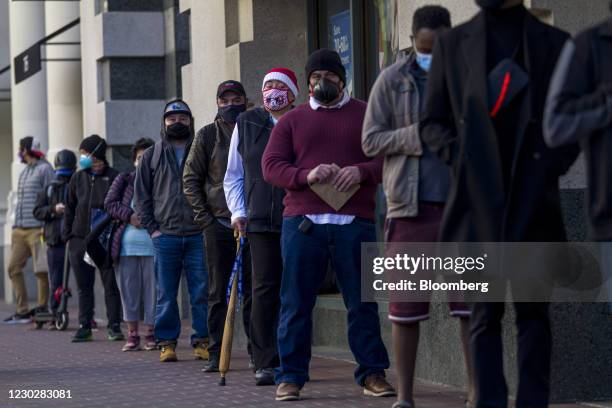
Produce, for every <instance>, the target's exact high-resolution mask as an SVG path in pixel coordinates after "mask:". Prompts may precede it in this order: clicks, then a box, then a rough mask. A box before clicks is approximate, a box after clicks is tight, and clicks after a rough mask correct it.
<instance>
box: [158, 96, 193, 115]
mask: <svg viewBox="0 0 612 408" xmlns="http://www.w3.org/2000/svg"><path fill="white" fill-rule="evenodd" d="M174 113H184V114H186V115H189V116H191V109H189V106H188V105H187V104H186V103H185V102H184V101H182V100H180V99H175V100H173V101H170V102H168V104H167V105H166V109H164V118H165V117H166V116H168V115H172V114H174Z"/></svg>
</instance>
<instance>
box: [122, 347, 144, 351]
mask: <svg viewBox="0 0 612 408" xmlns="http://www.w3.org/2000/svg"><path fill="white" fill-rule="evenodd" d="M121 351H140V347H134V348H125V349H124V348H122V349H121Z"/></svg>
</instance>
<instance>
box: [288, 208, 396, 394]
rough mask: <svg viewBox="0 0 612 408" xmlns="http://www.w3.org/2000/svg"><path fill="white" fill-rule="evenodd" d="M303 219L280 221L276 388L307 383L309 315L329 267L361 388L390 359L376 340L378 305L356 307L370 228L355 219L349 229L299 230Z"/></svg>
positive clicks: (315, 227)
mask: <svg viewBox="0 0 612 408" xmlns="http://www.w3.org/2000/svg"><path fill="white" fill-rule="evenodd" d="M303 220H304V217H303V216H298V217H288V218H285V219H284V220H283V229H282V234H281V247H282V255H283V277H282V282H281V297H280V300H281V309H280V319H279V326H278V351H279V357H280V368H278V369H277V373H276V383H277V384H280V383H281V382H289V383H294V384H297V385H298V386H300V387H302V386H303V385H304V383H305V382H306V381H308V365H309V363H310V357H311V338H312V309H313V307H314V305H315V302H316V298H317V291H318V289H319V286H320V285H321V283H322V281H323V279H324V278H325V273H326V270H327V265H328V260H329V259H330V258H331V261H332V265H333V268H334V271H335V274H336V278H337V281H338V286H339V289H340V291H341V292H342V297H343V299H344V305H345V306H346V308H347V310H348V341H349V346H350V348H351V351H352V353H353V356H354V357H355V360H356V361H357V369H356V370H355V380H356V381H357V383H358V384H359V385H363V383H364V381H365V378H366V377H367V376H369V375H370V374H374V373H384V370H385V369H387V368H389V357H388V355H387V350H386V349H385V345H384V344H383V341H382V338H381V335H380V321H379V318H378V305H377V304H376V303H365V302H362V301H361V243H362V242H375V241H376V232H375V229H374V223H373V222H371V221H368V220H364V219H359V218H356V219H355V221H353V223H351V224H349V225H331V224H324V225H313V227H312V228H311V230H310V231H309V232H308V233H303V232H301V231H300V230H299V229H298V226H299V225H300V223H301V222H302V221H303Z"/></svg>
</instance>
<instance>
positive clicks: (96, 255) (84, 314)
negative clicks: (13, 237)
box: [63, 135, 125, 343]
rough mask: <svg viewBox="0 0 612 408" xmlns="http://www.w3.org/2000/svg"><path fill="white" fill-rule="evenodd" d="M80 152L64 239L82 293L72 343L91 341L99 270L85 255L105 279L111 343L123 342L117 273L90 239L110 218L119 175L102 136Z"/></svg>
mask: <svg viewBox="0 0 612 408" xmlns="http://www.w3.org/2000/svg"><path fill="white" fill-rule="evenodd" d="M79 151H80V155H81V156H80V158H79V166H80V168H81V169H80V170H79V171H77V172H76V173H75V174H74V176H72V179H70V184H69V188H68V199H67V200H66V208H65V209H64V228H63V237H64V241H65V242H67V243H68V252H69V261H70V265H71V266H72V269H73V270H74V275H75V278H76V282H77V287H78V293H79V325H80V327H79V329H78V330H77V332H76V333H75V335H74V337H73V338H72V341H73V342H75V343H78V342H84V341H91V340H92V331H91V330H92V321H93V317H94V305H95V302H94V283H95V280H96V267H94V266H93V265H91V264H90V263H88V262H86V261H85V255H86V254H87V255H88V257H89V258H91V259H92V260H94V263H95V265H96V266H97V267H98V269H99V270H100V275H101V277H102V284H103V285H104V301H105V304H106V317H107V319H108V328H107V335H108V336H107V337H108V340H110V341H122V340H124V339H125V337H124V336H123V333H122V332H121V295H120V294H119V288H118V287H117V281H116V280H115V271H114V270H113V266H112V264H111V263H110V262H108V260H107V256H106V255H107V254H106V249H105V248H104V247H103V245H102V244H101V243H100V242H99V241H98V239H96V238H93V239H91V238H90V237H89V236H90V233H91V232H92V230H94V229H96V226H97V225H98V224H99V223H100V222H103V221H101V220H103V219H104V218H105V217H106V215H107V214H106V212H105V211H104V199H105V198H106V194H107V193H108V189H109V188H110V186H111V184H112V183H113V181H114V180H115V177H117V175H118V174H119V172H118V171H117V170H115V169H114V168H112V167H111V166H110V165H109V163H108V161H107V160H106V141H105V140H104V139H103V138H101V137H100V136H98V135H91V136H88V137H86V138H85V139H83V141H82V142H81V145H80V146H79Z"/></svg>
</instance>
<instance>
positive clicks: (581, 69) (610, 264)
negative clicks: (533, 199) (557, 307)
mask: <svg viewBox="0 0 612 408" xmlns="http://www.w3.org/2000/svg"><path fill="white" fill-rule="evenodd" d="M610 11H612V2H610ZM611 37H612V17H608V19H607V20H605V21H604V22H602V23H600V24H598V25H596V26H595V27H591V28H589V29H587V30H585V31H583V32H581V33H579V34H578V35H577V36H576V38H574V39H573V40H569V41H568V42H567V43H566V44H565V47H564V48H563V52H562V53H561V56H560V57H559V62H558V63H557V67H556V69H555V74H554V75H553V78H552V81H551V85H550V90H549V92H548V100H547V103H546V112H545V116H544V138H545V140H546V143H547V144H548V146H550V147H559V146H563V145H568V144H573V143H580V146H581V148H582V151H583V152H584V155H585V159H586V168H587V180H588V185H589V194H588V196H587V197H588V200H587V203H586V207H587V209H588V220H589V221H588V231H589V233H588V235H589V239H590V240H593V241H599V242H602V261H604V262H605V264H604V265H605V267H606V268H607V269H606V272H607V276H608V277H610V276H612V275H610V269H611V268H612V259H611V257H610V254H611V253H612V251H610V242H611V241H612V185H610V182H609V181H608V180H607V179H608V177H609V175H610V174H612V162H611V161H610V157H609V154H608V152H610V151H611V150H610V149H612V62H611V61H610V59H609V58H606V57H607V56H610V55H612V42H611V41H610V38H611ZM607 285H608V286H607V290H608V296H609V298H608V299H609V302H608V313H610V314H612V279H608V282H607Z"/></svg>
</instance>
